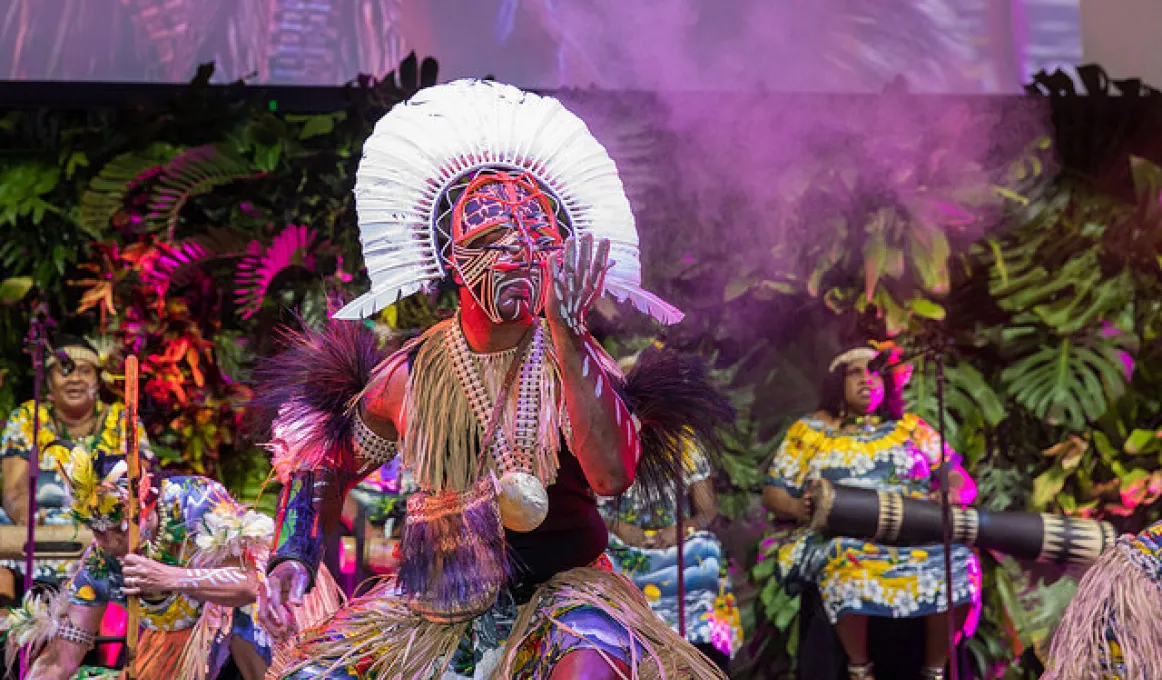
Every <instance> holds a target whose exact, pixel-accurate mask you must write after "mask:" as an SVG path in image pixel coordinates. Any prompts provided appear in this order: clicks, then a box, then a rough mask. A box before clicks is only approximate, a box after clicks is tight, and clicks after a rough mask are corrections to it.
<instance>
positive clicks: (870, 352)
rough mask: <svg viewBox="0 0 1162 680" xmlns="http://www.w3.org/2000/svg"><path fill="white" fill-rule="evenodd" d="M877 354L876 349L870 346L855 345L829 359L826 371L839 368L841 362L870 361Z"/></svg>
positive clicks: (829, 371)
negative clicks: (829, 362)
mask: <svg viewBox="0 0 1162 680" xmlns="http://www.w3.org/2000/svg"><path fill="white" fill-rule="evenodd" d="M879 354H880V353H879V352H878V351H876V350H874V349H872V348H871V347H856V348H855V349H849V350H847V351H846V352H844V353H843V354H840V355H839V356H837V357H835V358H834V359H832V360H831V366H829V367H828V368H827V372H828V373H831V372H832V371H834V370H835V369H837V368H839V367H840V366H841V365H842V364H850V363H851V362H853V361H860V360H863V361H871V360H872V359H875V358H876V357H877V356H879Z"/></svg>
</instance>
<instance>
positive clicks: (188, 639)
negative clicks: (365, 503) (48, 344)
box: [8, 442, 274, 680]
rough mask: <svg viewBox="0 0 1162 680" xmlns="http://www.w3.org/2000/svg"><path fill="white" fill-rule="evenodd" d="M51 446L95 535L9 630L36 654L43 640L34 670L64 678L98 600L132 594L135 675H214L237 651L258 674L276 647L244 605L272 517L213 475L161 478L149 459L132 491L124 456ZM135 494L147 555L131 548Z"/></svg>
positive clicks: (49, 678)
mask: <svg viewBox="0 0 1162 680" xmlns="http://www.w3.org/2000/svg"><path fill="white" fill-rule="evenodd" d="M48 453H49V454H50V455H52V456H53V457H54V459H55V460H56V461H57V464H58V470H59V471H60V475H61V478H62V479H63V480H64V481H65V483H66V484H67V486H68V489H69V495H70V499H71V506H72V512H73V514H74V516H75V517H76V518H77V521H78V522H80V523H82V524H84V525H85V526H87V527H89V528H90V529H91V530H92V531H93V533H94V535H95V539H94V543H93V545H92V546H90V548H89V550H88V551H87V552H86V553H85V555H84V557H82V558H81V563H80V567H79V569H78V570H77V571H76V573H75V574H73V576H72V577H71V578H70V580H69V581H68V583H67V585H66V587H65V588H64V590H62V592H61V593H60V595H58V596H56V598H55V599H53V598H44V599H42V600H41V601H40V606H39V607H37V608H36V609H37V611H35V612H34V614H35V616H32V617H28V618H29V619H30V620H28V621H23V622H22V623H23V624H24V625H23V627H24V630H18V631H15V632H14V631H11V630H9V631H8V633H9V639H10V640H19V641H21V642H23V643H25V644H28V645H30V646H31V647H32V651H33V653H34V654H35V652H36V651H38V650H39V649H40V648H42V647H43V653H41V654H40V655H39V657H38V658H37V659H36V662H35V663H34V664H33V666H32V669H31V671H30V674H29V678H31V679H32V680H63V679H64V678H68V677H70V676H71V675H72V674H73V673H74V671H76V670H77V668H78V667H79V665H80V663H81V660H82V659H83V658H84V656H85V654H86V653H87V652H88V650H89V649H91V648H92V647H93V643H94V638H95V636H96V630H97V624H98V622H99V621H100V620H101V616H102V615H103V613H104V611H105V607H106V606H107V605H108V604H109V603H111V602H117V603H122V604H124V602H125V599H126V597H127V596H135V595H136V596H139V597H140V598H141V609H142V622H141V623H142V625H143V627H144V628H145V629H146V630H145V633H144V635H143V636H142V639H141V642H140V647H139V650H138V655H137V659H136V662H137V664H136V671H137V675H136V677H138V678H157V679H162V680H212V679H213V678H216V677H217V675H218V672H219V671H220V670H221V668H222V666H223V664H224V662H225V661H226V658H227V656H231V655H232V656H233V659H234V663H235V665H236V666H237V667H238V669H239V670H240V672H241V673H242V676H243V677H244V678H245V680H260V679H261V678H262V677H263V676H264V674H265V672H266V669H267V665H268V663H269V662H270V654H271V650H270V643H269V640H268V638H267V636H266V634H265V633H264V632H263V631H262V629H261V628H260V627H259V626H257V625H256V624H255V622H254V618H253V615H252V611H251V610H252V607H251V605H252V604H253V603H254V600H255V597H256V592H257V588H258V584H259V580H260V578H261V575H262V572H263V571H264V570H265V567H266V561H267V557H268V554H269V551H270V540H271V537H272V535H273V529H274V527H273V523H272V522H271V520H270V518H269V517H267V516H265V515H262V514H260V513H257V512H254V511H249V510H246V509H245V508H243V507H242V506H241V505H239V504H238V503H237V502H235V501H234V500H233V499H232V498H231V497H230V495H229V494H228V493H227V492H226V490H225V489H224V488H223V487H222V486H221V485H220V484H218V483H217V482H215V481H213V480H210V479H206V478H205V477H192V476H191V477H171V478H168V479H161V480H157V479H156V478H154V477H152V476H151V475H149V473H148V470H147V466H143V469H142V484H141V487H140V488H141V490H142V492H141V496H142V497H141V498H139V499H130V498H129V492H128V488H127V483H126V481H127V480H126V472H127V466H126V463H125V458H124V456H114V455H106V454H105V453H104V452H90V451H89V450H88V449H86V448H85V447H84V446H81V445H79V444H75V443H71V442H57V443H54V444H53V445H52V446H50V447H49V449H48ZM130 502H138V503H140V504H141V506H140V507H141V508H142V511H141V536H142V545H143V553H144V554H142V555H138V554H129V553H128V546H129V543H128V522H127V519H126V518H127V517H128V508H127V504H128V503H130ZM29 630H35V634H33V635H29V634H27V633H28V631H29ZM10 653H11V652H10Z"/></svg>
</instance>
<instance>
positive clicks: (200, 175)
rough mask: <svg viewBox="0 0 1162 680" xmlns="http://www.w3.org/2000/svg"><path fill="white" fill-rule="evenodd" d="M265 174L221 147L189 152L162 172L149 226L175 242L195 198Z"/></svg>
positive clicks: (199, 147)
mask: <svg viewBox="0 0 1162 680" xmlns="http://www.w3.org/2000/svg"><path fill="white" fill-rule="evenodd" d="M261 174H262V173H259V172H255V171H254V170H253V168H251V167H250V164H249V163H247V162H246V161H245V160H243V159H242V158H240V157H239V156H238V155H236V154H234V153H231V152H229V151H227V150H225V149H224V148H222V147H220V146H217V145H214V144H207V145H204V146H196V147H194V148H192V149H187V150H186V151H183V152H182V153H181V154H179V155H178V156H177V157H175V158H174V159H173V160H171V161H170V162H169V163H166V165H165V167H164V168H162V171H161V174H160V176H159V177H158V184H157V187H156V189H155V190H154V193H153V196H152V198H151V199H150V203H149V214H148V217H147V222H148V224H149V226H150V227H151V229H154V230H158V229H162V228H165V229H166V233H167V234H168V236H169V239H170V240H173V237H174V232H175V230H176V229H177V224H178V218H179V217H180V216H181V211H182V208H183V207H185V205H186V203H187V202H189V200H190V199H191V198H193V197H195V196H199V195H202V194H205V193H208V192H210V191H212V190H213V189H214V188H215V187H220V186H223V185H226V184H231V183H233V182H236V181H238V180H242V179H249V178H251V177H257V176H259V175H261Z"/></svg>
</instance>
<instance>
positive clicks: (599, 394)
mask: <svg viewBox="0 0 1162 680" xmlns="http://www.w3.org/2000/svg"><path fill="white" fill-rule="evenodd" d="M602 385H603V381H602V380H601V374H600V373H598V374H597V396H599V397H600V396H601V387H602Z"/></svg>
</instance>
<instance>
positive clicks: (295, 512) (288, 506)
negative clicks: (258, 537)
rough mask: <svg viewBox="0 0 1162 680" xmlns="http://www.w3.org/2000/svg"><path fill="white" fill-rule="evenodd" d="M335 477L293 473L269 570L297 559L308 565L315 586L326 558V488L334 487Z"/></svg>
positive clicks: (284, 496)
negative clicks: (320, 566)
mask: <svg viewBox="0 0 1162 680" xmlns="http://www.w3.org/2000/svg"><path fill="white" fill-rule="evenodd" d="M333 478H334V475H333V473H330V474H329V473H328V472H327V471H325V470H320V471H318V472H305V471H299V472H295V473H292V475H291V478H290V482H289V483H288V484H287V485H286V486H284V487H283V490H282V496H281V498H280V499H279V506H278V519H277V520H276V526H275V532H274V545H275V549H274V555H273V556H272V557H271V558H270V562H268V563H267V572H268V573H269V571H270V570H271V569H274V568H275V567H276V566H278V565H279V564H281V563H282V562H286V561H287V560H295V561H297V562H301V563H302V564H304V565H305V566H306V567H307V573H308V574H310V577H311V585H312V586H313V585H314V579H315V574H316V573H317V572H318V570H319V563H320V562H321V561H322V559H323V527H322V521H321V515H322V503H323V499H324V491H325V490H326V489H327V488H328V487H330V486H332V485H331V481H332V480H333Z"/></svg>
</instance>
